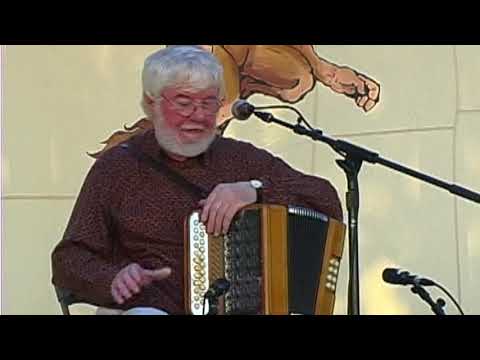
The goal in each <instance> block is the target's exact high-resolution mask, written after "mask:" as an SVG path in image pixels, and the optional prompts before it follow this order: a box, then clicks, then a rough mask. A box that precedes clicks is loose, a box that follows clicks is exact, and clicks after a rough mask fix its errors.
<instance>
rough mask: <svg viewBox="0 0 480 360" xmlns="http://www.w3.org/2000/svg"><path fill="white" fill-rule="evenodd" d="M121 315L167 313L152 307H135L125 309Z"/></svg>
mask: <svg viewBox="0 0 480 360" xmlns="http://www.w3.org/2000/svg"><path fill="white" fill-rule="evenodd" d="M122 315H168V314H167V313H166V312H165V311H163V310H160V309H156V308H152V307H136V308H132V309H129V310H127V311H125V312H124V313H123V314H122Z"/></svg>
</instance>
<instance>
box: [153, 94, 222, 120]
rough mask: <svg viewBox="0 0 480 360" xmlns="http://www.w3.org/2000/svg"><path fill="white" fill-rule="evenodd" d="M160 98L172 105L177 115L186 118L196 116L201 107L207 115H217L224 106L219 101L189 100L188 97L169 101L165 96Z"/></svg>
mask: <svg viewBox="0 0 480 360" xmlns="http://www.w3.org/2000/svg"><path fill="white" fill-rule="evenodd" d="M160 96H161V97H162V98H164V99H165V100H167V101H168V102H169V103H170V104H171V105H172V107H173V110H174V111H175V112H176V113H177V114H179V115H181V116H185V117H189V116H191V115H192V114H194V113H195V111H197V108H198V107H200V108H201V109H202V111H203V112H204V113H205V114H207V115H215V114H216V113H217V112H218V110H220V108H221V107H222V105H223V103H222V101H220V100H218V99H206V100H202V101H199V100H194V99H192V98H189V97H188V96H179V97H177V98H175V99H169V98H168V97H166V96H165V95H160Z"/></svg>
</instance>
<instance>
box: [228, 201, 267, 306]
mask: <svg viewBox="0 0 480 360" xmlns="http://www.w3.org/2000/svg"><path fill="white" fill-rule="evenodd" d="M259 212H260V211H259V210H250V211H244V212H241V213H240V215H239V217H238V218H236V219H234V221H232V225H231V228H230V231H229V233H228V235H227V237H226V239H225V277H226V279H227V280H228V281H230V289H229V291H228V292H227V293H226V295H225V314H228V315H255V314H259V313H260V311H261V299H262V298H261V292H260V289H261V288H260V286H261V276H262V272H261V265H262V264H261V261H260V256H261V254H260V251H261V249H260V243H261V242H260V240H261V238H260V236H261V235H260V231H261V228H260V213H259Z"/></svg>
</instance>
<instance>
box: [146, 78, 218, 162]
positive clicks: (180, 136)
mask: <svg viewBox="0 0 480 360" xmlns="http://www.w3.org/2000/svg"><path fill="white" fill-rule="evenodd" d="M220 106H221V103H220V101H219V100H218V89H217V88H210V89H205V90H196V91H194V90H192V89H188V88H186V87H184V88H182V87H177V88H167V89H165V90H164V91H163V92H162V94H161V95H160V99H159V100H158V101H157V104H156V105H154V118H153V122H154V124H155V128H156V134H157V139H158V140H159V143H160V145H162V146H164V147H165V149H166V150H168V151H170V152H173V153H175V154H178V155H184V156H196V155H199V154H200V153H202V152H204V151H205V150H206V149H207V148H208V146H209V145H210V143H211V142H212V141H213V139H214V138H215V132H216V118H217V114H218V110H219V108H220Z"/></svg>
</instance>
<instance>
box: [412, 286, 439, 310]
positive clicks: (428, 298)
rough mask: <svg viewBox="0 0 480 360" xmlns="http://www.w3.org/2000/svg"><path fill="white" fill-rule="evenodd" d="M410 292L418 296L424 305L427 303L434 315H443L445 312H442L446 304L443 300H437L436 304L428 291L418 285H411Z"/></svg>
mask: <svg viewBox="0 0 480 360" xmlns="http://www.w3.org/2000/svg"><path fill="white" fill-rule="evenodd" d="M411 290H412V292H413V293H414V294H417V295H418V296H420V297H421V298H422V299H423V300H424V301H425V302H426V303H428V305H430V308H431V309H432V311H433V313H434V314H435V315H445V311H444V310H443V307H444V306H445V304H446V303H445V300H443V299H442V298H438V299H437V302H434V301H433V300H432V297H431V296H430V294H429V293H428V291H427V290H425V289H424V288H423V287H422V286H420V285H418V284H415V285H413V287H412V288H411Z"/></svg>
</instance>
